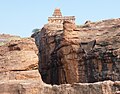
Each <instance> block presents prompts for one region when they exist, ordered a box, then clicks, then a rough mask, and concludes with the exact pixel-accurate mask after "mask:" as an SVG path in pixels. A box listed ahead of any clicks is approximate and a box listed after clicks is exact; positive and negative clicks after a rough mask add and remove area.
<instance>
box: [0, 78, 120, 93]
mask: <svg viewBox="0 0 120 94" xmlns="http://www.w3.org/2000/svg"><path fill="white" fill-rule="evenodd" d="M0 88H1V89H0V94H120V82H119V81H115V82H112V81H104V82H97V83H75V84H63V85H59V86H58V85H53V86H51V85H47V84H44V83H43V82H42V81H41V80H40V81H37V80H11V81H10V80H9V81H4V82H0Z"/></svg>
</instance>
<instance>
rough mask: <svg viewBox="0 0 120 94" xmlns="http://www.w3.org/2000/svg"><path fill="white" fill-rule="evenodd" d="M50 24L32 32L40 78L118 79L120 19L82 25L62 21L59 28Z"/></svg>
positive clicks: (49, 80)
mask: <svg viewBox="0 0 120 94" xmlns="http://www.w3.org/2000/svg"><path fill="white" fill-rule="evenodd" d="M50 28H51V27H49V24H48V26H45V27H43V28H42V30H41V31H40V32H39V33H38V34H37V36H34V37H35V38H36V44H37V46H38V49H39V72H40V74H41V77H42V79H43V81H44V82H46V83H48V84H65V83H70V84H71V83H75V82H77V83H79V82H82V83H83V82H84V83H85V82H88V83H91V82H98V81H104V80H112V81H119V80H120V19H112V20H104V21H101V22H97V23H92V22H90V23H88V24H85V25H83V26H76V25H75V24H72V23H71V22H68V21H65V22H64V23H63V30H61V29H60V30H54V29H53V27H52V29H50ZM55 28H56V27H55Z"/></svg>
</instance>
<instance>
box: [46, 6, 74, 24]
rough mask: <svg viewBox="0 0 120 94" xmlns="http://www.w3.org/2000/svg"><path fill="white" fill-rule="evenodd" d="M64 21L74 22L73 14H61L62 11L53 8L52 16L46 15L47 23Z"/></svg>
mask: <svg viewBox="0 0 120 94" xmlns="http://www.w3.org/2000/svg"><path fill="white" fill-rule="evenodd" d="M64 21H70V22H72V23H75V16H62V13H61V11H60V9H59V8H56V9H55V10H54V13H53V15H52V17H48V23H50V24H51V23H57V24H62V23H63V22H64Z"/></svg>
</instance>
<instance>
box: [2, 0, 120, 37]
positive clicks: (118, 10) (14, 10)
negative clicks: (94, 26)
mask: <svg viewBox="0 0 120 94" xmlns="http://www.w3.org/2000/svg"><path fill="white" fill-rule="evenodd" d="M55 8H60V9H61V12H62V14H63V15H64V16H76V23H77V24H83V23H84V22H85V21H86V20H91V21H100V20H104V19H111V18H120V0H0V34H1V33H6V34H13V35H18V36H21V37H29V36H30V35H31V33H32V30H33V29H34V28H41V27H42V26H43V25H44V24H45V23H47V18H48V17H49V16H52V14H53V11H54V9H55Z"/></svg>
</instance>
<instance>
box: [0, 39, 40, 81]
mask: <svg viewBox="0 0 120 94" xmlns="http://www.w3.org/2000/svg"><path fill="white" fill-rule="evenodd" d="M37 69H38V56H37V47H36V45H35V43H34V39H32V38H26V39H19V40H12V41H10V42H9V43H7V44H5V45H3V46H0V80H1V81H2V80H25V79H40V75H39V72H38V70H37Z"/></svg>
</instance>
